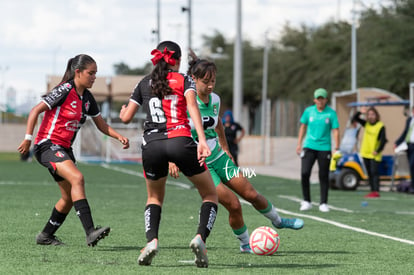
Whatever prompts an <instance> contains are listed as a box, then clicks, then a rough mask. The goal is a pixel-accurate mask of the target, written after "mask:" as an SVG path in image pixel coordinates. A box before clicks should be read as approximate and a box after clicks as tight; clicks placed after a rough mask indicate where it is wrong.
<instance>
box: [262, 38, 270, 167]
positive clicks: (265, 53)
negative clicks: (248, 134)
mask: <svg viewBox="0 0 414 275" xmlns="http://www.w3.org/2000/svg"><path fill="white" fill-rule="evenodd" d="M267 34H268V32H267V31H266V32H265V42H264V51H263V76H262V114H261V117H262V119H261V136H262V139H263V142H262V150H263V151H262V162H263V163H266V157H265V155H266V126H267V125H266V121H267V120H266V111H267V110H266V105H267V104H266V103H267V102H266V101H267V75H268V67H269V66H268V63H269V62H268V61H269V47H268V39H267Z"/></svg>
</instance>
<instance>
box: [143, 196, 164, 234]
mask: <svg viewBox="0 0 414 275" xmlns="http://www.w3.org/2000/svg"><path fill="white" fill-rule="evenodd" d="M144 218H145V236H146V237H147V242H150V241H152V240H153V239H154V238H157V239H158V229H159V227H160V221H161V206H159V205H157V204H148V205H147V206H146V207H145V212H144Z"/></svg>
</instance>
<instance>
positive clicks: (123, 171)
mask: <svg viewBox="0 0 414 275" xmlns="http://www.w3.org/2000/svg"><path fill="white" fill-rule="evenodd" d="M102 167H104V168H107V169H111V170H115V171H119V172H122V173H127V174H130V175H137V176H139V177H144V175H143V174H142V173H139V172H135V171H131V170H128V169H123V168H119V167H112V166H109V165H106V164H103V165H102ZM170 184H172V185H176V186H179V187H183V188H186V189H190V188H191V186H190V185H189V184H185V183H181V182H172V183H170ZM279 197H282V198H288V199H295V200H297V199H298V198H295V197H290V196H279ZM298 200H299V201H300V199H298ZM240 201H241V203H243V204H246V203H247V204H250V203H248V202H247V201H245V200H240ZM329 207H330V208H331V209H335V208H333V207H332V206H329ZM337 209H341V208H337ZM276 210H277V211H278V212H280V213H283V214H287V215H293V216H298V217H303V218H308V219H312V220H315V221H319V222H323V223H327V224H331V225H334V226H336V227H339V228H344V229H348V230H351V231H355V232H360V233H363V234H367V235H371V236H375V237H380V238H384V239H389V240H393V241H397V242H401V243H406V244H410V245H414V241H411V240H406V239H401V238H397V237H392V236H389V235H385V234H381V233H377V232H373V231H369V230H365V229H362V228H358V227H354V226H350V225H346V224H343V223H339V222H335V221H331V220H327V219H324V218H320V217H317V216H312V215H306V214H300V213H295V212H291V211H287V210H284V209H280V208H276ZM342 211H343V210H342ZM349 211H350V210H349ZM345 212H346V211H345ZM350 213H352V211H351V212H350Z"/></svg>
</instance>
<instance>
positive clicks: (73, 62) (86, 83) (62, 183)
mask: <svg viewBox="0 0 414 275" xmlns="http://www.w3.org/2000/svg"><path fill="white" fill-rule="evenodd" d="M96 72H97V66H96V62H95V60H93V59H92V57H90V56H89V55H85V54H80V55H77V56H75V57H73V58H71V59H69V61H68V64H67V67H66V71H65V74H64V76H63V78H62V80H61V82H60V84H59V85H57V86H56V87H55V88H54V89H53V90H52V91H50V92H49V93H48V94H46V95H45V96H43V99H42V101H41V102H40V103H39V104H37V105H36V106H35V107H33V109H32V110H31V111H30V114H29V117H28V119H27V127H26V136H25V138H24V140H23V141H22V143H21V144H20V146H19V147H18V151H19V152H20V153H21V154H25V153H27V152H28V151H29V148H30V144H31V142H32V139H33V136H32V135H33V132H34V128H35V126H36V122H37V119H38V117H39V115H40V114H41V113H43V112H45V114H44V117H43V120H42V124H41V125H40V128H39V131H38V133H37V136H36V139H35V141H34V143H35V145H34V155H35V157H36V159H37V160H38V161H39V163H40V164H41V165H43V166H45V167H47V168H48V170H49V172H50V174H51V175H52V176H53V178H54V180H55V181H56V182H57V184H58V185H59V188H60V192H61V198H60V199H59V201H58V202H57V203H56V205H55V207H54V208H53V211H52V215H51V216H50V218H49V220H48V222H47V223H46V225H45V227H44V229H43V230H42V232H41V233H39V234H38V235H37V236H36V243H37V244H41V245H62V244H63V243H62V242H61V241H60V240H59V239H58V238H57V237H56V236H55V235H54V234H55V232H56V231H57V230H58V229H59V227H60V226H61V225H62V223H63V222H64V221H65V219H66V216H67V215H68V213H69V211H70V210H71V208H72V206H73V207H74V208H75V210H76V215H77V216H78V217H79V218H80V221H81V223H82V225H83V228H84V230H85V233H86V243H87V245H88V246H95V245H96V244H97V243H98V241H99V240H100V239H103V238H104V237H105V236H107V235H108V234H109V231H110V228H109V227H96V228H95V227H94V223H93V220H92V215H91V209H90V207H89V203H88V201H87V199H86V194H85V180H84V177H83V175H82V173H81V172H80V171H79V169H78V168H77V166H76V164H75V163H76V160H75V157H74V155H73V151H72V143H73V141H74V140H75V137H76V133H77V132H78V130H79V129H80V127H81V126H82V125H83V124H84V123H85V121H86V117H87V116H90V117H92V119H93V121H94V123H95V125H96V127H97V128H98V129H99V131H101V132H102V133H104V134H105V135H108V136H110V137H113V138H115V139H118V140H119V141H120V142H121V143H122V144H123V145H124V146H123V148H124V149H127V148H128V147H129V140H128V139H127V138H126V137H124V136H122V135H120V134H119V133H117V132H116V131H115V130H114V129H112V128H111V127H110V126H109V125H108V124H107V123H106V122H105V120H104V119H103V118H102V116H101V114H100V111H99V108H98V105H97V103H96V101H95V99H94V97H93V95H92V93H91V92H90V91H89V90H88V89H90V88H92V85H93V83H94V81H95V79H96Z"/></svg>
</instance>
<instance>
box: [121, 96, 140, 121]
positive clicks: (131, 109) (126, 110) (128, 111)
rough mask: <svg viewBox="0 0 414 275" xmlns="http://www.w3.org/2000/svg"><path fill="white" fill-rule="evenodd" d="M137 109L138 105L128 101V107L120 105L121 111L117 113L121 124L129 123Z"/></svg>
mask: <svg viewBox="0 0 414 275" xmlns="http://www.w3.org/2000/svg"><path fill="white" fill-rule="evenodd" d="M138 109H139V105H138V104H136V103H135V102H134V101H129V103H128V105H125V104H124V105H122V108H121V111H119V118H120V119H121V120H122V122H123V123H126V124H127V123H130V122H131V120H132V119H133V118H134V115H135V113H136V112H137V111H138Z"/></svg>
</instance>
